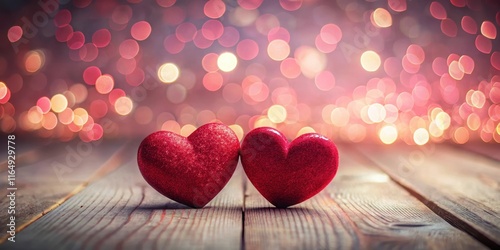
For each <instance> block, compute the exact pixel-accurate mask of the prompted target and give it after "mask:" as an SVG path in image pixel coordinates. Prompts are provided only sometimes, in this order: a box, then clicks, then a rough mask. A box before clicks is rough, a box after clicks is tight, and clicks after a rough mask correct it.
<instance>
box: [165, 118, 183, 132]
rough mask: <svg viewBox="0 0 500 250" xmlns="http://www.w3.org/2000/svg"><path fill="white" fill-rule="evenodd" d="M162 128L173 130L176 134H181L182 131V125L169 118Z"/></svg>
mask: <svg viewBox="0 0 500 250" xmlns="http://www.w3.org/2000/svg"><path fill="white" fill-rule="evenodd" d="M161 130H165V131H171V132H174V133H176V134H180V133H181V126H180V125H179V123H177V122H176V121H174V120H169V121H166V122H164V123H163V124H162V125H161Z"/></svg>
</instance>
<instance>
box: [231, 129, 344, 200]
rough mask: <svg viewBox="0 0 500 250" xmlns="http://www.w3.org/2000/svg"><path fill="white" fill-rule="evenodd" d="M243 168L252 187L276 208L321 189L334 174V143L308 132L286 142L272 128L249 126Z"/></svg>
mask: <svg viewBox="0 0 500 250" xmlns="http://www.w3.org/2000/svg"><path fill="white" fill-rule="evenodd" d="M240 154H241V163H242V165H243V169H244V170H245V173H246V175H247V177H248V179H249V180H250V181H251V182H252V184H253V185H254V186H255V188H256V189H257V190H258V191H259V192H260V193H261V194H262V196H264V198H266V199H267V200H268V201H269V202H271V203H272V204H273V205H275V206H276V207H279V208H284V207H289V206H292V205H295V204H298V203H300V202H303V201H305V200H307V199H309V198H311V197H313V196H314V195H316V194H317V193H319V192H320V191H321V190H323V189H324V188H325V187H326V186H327V185H328V184H329V183H330V182H331V181H332V179H333V177H335V174H336V173H337V169H338V164H339V155H338V150H337V147H336V146H335V144H334V143H333V142H331V141H330V140H328V138H326V137H324V136H322V135H319V134H315V133H311V134H304V135H301V136H300V137H298V138H297V139H295V140H294V141H292V142H291V143H288V140H287V139H286V137H285V136H284V135H283V134H282V133H280V132H279V131H277V130H276V129H273V128H267V127H266V128H257V129H254V130H252V131H251V132H250V133H248V135H247V136H246V137H245V139H244V140H243V143H242V146H241V152H240Z"/></svg>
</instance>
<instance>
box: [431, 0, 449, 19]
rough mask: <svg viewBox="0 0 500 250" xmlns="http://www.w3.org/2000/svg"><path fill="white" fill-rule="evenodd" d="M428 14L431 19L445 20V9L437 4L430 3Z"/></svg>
mask: <svg viewBox="0 0 500 250" xmlns="http://www.w3.org/2000/svg"><path fill="white" fill-rule="evenodd" d="M429 10H430V12H431V15H432V17H434V18H436V19H438V20H444V19H446V17H447V16H446V9H445V8H444V7H443V5H441V3H439V2H436V1H434V2H432V3H431V5H430V9H429Z"/></svg>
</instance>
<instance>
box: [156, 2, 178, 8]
mask: <svg viewBox="0 0 500 250" xmlns="http://www.w3.org/2000/svg"><path fill="white" fill-rule="evenodd" d="M175 2H176V0H156V3H157V4H158V5H160V6H161V7H163V8H168V7H171V6H173V5H174V4H175Z"/></svg>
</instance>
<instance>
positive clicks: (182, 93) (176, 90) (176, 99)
mask: <svg viewBox="0 0 500 250" xmlns="http://www.w3.org/2000/svg"><path fill="white" fill-rule="evenodd" d="M186 96H187V90H186V87H184V86H183V85H181V84H176V83H174V84H172V85H171V86H169V87H168V89H167V99H168V100H169V101H170V102H171V103H174V104H179V103H181V102H183V101H184V100H185V99H186Z"/></svg>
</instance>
